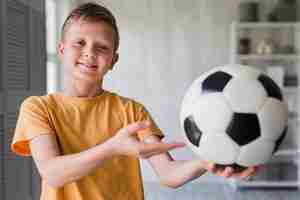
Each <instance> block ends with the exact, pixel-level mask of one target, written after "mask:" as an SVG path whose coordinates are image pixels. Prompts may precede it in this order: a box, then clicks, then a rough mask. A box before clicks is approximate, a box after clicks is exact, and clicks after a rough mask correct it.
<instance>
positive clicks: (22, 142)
mask: <svg viewBox="0 0 300 200" xmlns="http://www.w3.org/2000/svg"><path fill="white" fill-rule="evenodd" d="M118 46H119V32H118V28H117V24H116V21H115V18H114V16H113V15H112V14H111V12H110V11H109V10H107V9H106V8H105V7H103V6H101V5H98V4H95V3H86V4H83V5H80V6H79V7H77V8H75V9H74V10H72V11H71V13H70V15H69V16H68V17H67V19H66V21H65V23H64V25H63V28H62V36H61V41H60V43H59V46H58V54H59V57H60V60H61V63H62V66H63V67H64V89H63V92H58V93H53V94H48V95H45V96H32V97H29V98H27V99H26V100H25V101H24V102H23V103H22V105H21V108H20V113H19V118H18V122H17V126H16V130H15V135H14V138H13V142H12V145H11V148H12V150H13V151H14V152H15V153H17V154H19V155H23V156H32V157H33V159H34V162H35V164H36V166H37V168H38V171H39V173H40V175H41V178H42V190H41V191H42V193H41V199H42V200H50V199H51V200H65V199H70V200H112V199H113V200H118V199H120V200H127V199H128V200H129V199H130V200H142V199H144V193H143V182H142V176H141V171H140V163H139V158H141V159H147V160H148V161H149V163H150V165H151V166H152V167H153V169H154V171H155V172H156V174H157V176H158V177H159V180H160V182H161V184H163V185H166V186H169V187H172V188H177V187H179V186H181V185H183V184H185V183H187V182H189V181H191V180H194V179H195V178H197V177H199V176H201V175H202V174H203V173H205V172H206V171H210V172H212V173H214V174H216V175H220V176H224V177H237V178H246V177H249V176H251V175H252V174H254V173H256V170H257V168H255V167H253V168H249V169H247V170H245V171H243V172H239V173H235V172H234V171H233V169H231V168H230V167H227V168H225V169H217V168H216V165H214V164H212V163H208V162H205V161H202V160H190V161H176V160H174V159H173V158H172V157H171V155H170V154H169V153H168V151H169V150H172V149H174V148H179V147H183V146H184V144H183V143H182V142H171V143H165V142H162V141H161V139H162V138H163V134H162V132H161V130H160V129H159V128H158V127H157V126H156V124H155V122H154V121H153V119H152V118H151V116H150V114H149V113H148V112H147V110H146V109H145V107H144V106H143V105H142V104H140V103H138V102H136V101H134V100H132V99H129V98H125V97H122V96H120V95H117V94H114V93H112V92H109V91H106V90H104V89H103V88H102V82H103V78H104V76H105V74H106V73H107V72H108V71H109V70H112V69H113V67H114V65H115V63H116V62H117V61H118V57H119V56H118Z"/></svg>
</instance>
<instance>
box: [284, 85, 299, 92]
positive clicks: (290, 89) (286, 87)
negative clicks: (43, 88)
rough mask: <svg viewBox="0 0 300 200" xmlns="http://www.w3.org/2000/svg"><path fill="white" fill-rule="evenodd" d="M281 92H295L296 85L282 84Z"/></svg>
mask: <svg viewBox="0 0 300 200" xmlns="http://www.w3.org/2000/svg"><path fill="white" fill-rule="evenodd" d="M282 92H283V93H285V94H296V92H298V87H297V86H284V87H283V89H282Z"/></svg>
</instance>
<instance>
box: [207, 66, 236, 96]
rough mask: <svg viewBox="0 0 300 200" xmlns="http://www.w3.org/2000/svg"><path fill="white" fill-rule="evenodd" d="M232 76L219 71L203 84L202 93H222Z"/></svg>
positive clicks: (208, 77)
mask: <svg viewBox="0 0 300 200" xmlns="http://www.w3.org/2000/svg"><path fill="white" fill-rule="evenodd" d="M230 79H232V76H231V75H230V74H228V73H226V72H222V71H217V72H215V73H213V74H211V75H209V76H207V77H206V79H205V80H204V81H203V83H202V92H203V93H209V92H222V91H223V89H224V88H225V86H226V84H227V83H228V82H229V81H230Z"/></svg>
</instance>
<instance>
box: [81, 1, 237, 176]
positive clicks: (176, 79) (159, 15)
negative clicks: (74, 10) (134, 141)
mask: <svg viewBox="0 0 300 200" xmlns="http://www.w3.org/2000/svg"><path fill="white" fill-rule="evenodd" d="M237 1H238V0H226V1H211V0H201V1H199V0H189V1H182V0H164V1H155V0H151V1H150V0H130V1H122V0H102V1H100V2H102V3H104V5H106V6H107V7H108V8H110V9H111V10H112V12H113V13H114V14H115V15H116V18H117V21H118V24H119V28H120V35H121V42H120V61H119V63H118V64H117V65H116V67H115V70H114V71H113V72H110V74H108V75H107V79H106V81H105V88H109V89H111V90H113V91H116V92H119V93H120V94H121V95H124V96H129V97H133V98H135V99H136V100H138V101H140V102H142V103H143V104H144V105H145V106H146V107H147V108H148V110H149V111H150V112H151V114H152V116H153V117H154V119H155V120H156V122H157V123H158V125H159V126H160V128H161V129H162V130H163V132H164V133H165V135H166V136H167V139H168V140H172V139H174V138H178V139H181V132H182V131H181V129H180V124H179V110H180V103H181V99H182V97H183V95H184V93H185V91H186V89H187V87H188V86H189V85H190V84H191V82H192V81H193V80H194V79H195V78H196V77H197V76H198V75H199V74H200V73H202V72H204V71H206V70H208V69H210V68H212V67H214V66H216V65H222V64H225V63H228V62H229V51H228V49H229V28H230V27H229V24H230V23H231V21H232V20H234V19H235V17H236V15H237V13H236V11H237V9H236V7H237V5H238V4H237ZM81 2H83V1H81ZM172 154H173V155H174V156H175V158H177V159H190V158H192V152H191V151H190V150H188V149H184V150H177V151H175V153H172ZM142 164H143V174H144V179H145V180H146V181H151V180H155V179H156V178H155V176H154V173H153V171H152V170H151V169H150V167H149V165H148V164H147V163H146V162H142Z"/></svg>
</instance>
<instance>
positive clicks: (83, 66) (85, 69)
mask: <svg viewBox="0 0 300 200" xmlns="http://www.w3.org/2000/svg"><path fill="white" fill-rule="evenodd" d="M78 66H79V68H80V69H81V70H82V72H92V71H93V72H94V71H95V70H96V69H97V67H95V65H86V64H82V63H79V64H78Z"/></svg>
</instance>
